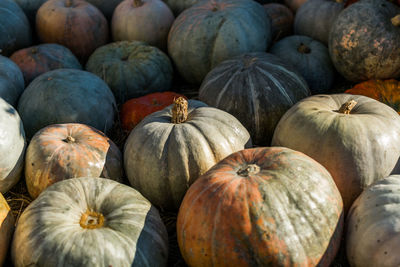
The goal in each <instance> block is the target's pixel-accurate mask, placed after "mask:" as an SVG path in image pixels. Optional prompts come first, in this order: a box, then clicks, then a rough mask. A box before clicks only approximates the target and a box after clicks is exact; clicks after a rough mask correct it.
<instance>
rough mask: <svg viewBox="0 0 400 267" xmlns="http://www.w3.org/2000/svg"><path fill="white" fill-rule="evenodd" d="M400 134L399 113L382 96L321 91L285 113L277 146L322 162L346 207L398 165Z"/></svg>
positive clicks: (273, 141) (274, 140)
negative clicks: (378, 97) (379, 99)
mask: <svg viewBox="0 0 400 267" xmlns="http://www.w3.org/2000/svg"><path fill="white" fill-rule="evenodd" d="M351 100H352V101H351ZM399 132H400V116H399V115H398V114H397V113H396V112H395V111H394V110H393V109H392V108H390V107H388V106H387V105H385V104H382V103H380V102H378V101H377V100H374V99H372V98H369V97H365V96H359V95H349V94H333V95H316V96H311V97H308V98H306V99H303V100H302V101H299V102H298V103H297V104H295V105H294V106H293V107H292V108H291V109H289V110H288V111H287V112H286V113H285V115H284V116H283V117H282V119H281V120H280V121H279V123H278V125H277V127H276V129H275V132H274V136H273V139H272V145H274V146H285V147H288V148H291V149H294V150H297V151H301V152H303V153H304V154H306V155H308V156H310V157H312V158H313V159H315V160H317V161H318V162H319V163H321V164H322V165H323V166H324V167H325V168H326V169H327V170H328V171H329V172H330V173H331V174H332V177H333V179H334V180H335V182H336V185H337V186H338V188H339V190H340V193H341V194H342V197H343V202H344V206H345V210H346V211H347V210H348V209H349V208H350V206H351V204H352V203H353V201H354V200H355V199H356V198H357V197H358V195H360V193H361V192H362V190H363V189H364V188H366V187H367V186H368V185H370V184H372V183H373V182H374V181H376V180H379V179H382V178H384V177H386V176H388V175H389V174H390V173H391V172H392V170H393V169H394V167H395V165H396V162H397V160H398V159H399V156H400V135H399Z"/></svg>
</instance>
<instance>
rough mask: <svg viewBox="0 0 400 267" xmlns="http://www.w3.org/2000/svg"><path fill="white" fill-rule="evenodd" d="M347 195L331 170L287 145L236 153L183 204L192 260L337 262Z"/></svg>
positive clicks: (182, 233) (181, 232)
mask: <svg viewBox="0 0 400 267" xmlns="http://www.w3.org/2000/svg"><path fill="white" fill-rule="evenodd" d="M342 228H343V202H342V198H341V197H340V193H339V191H338V189H337V187H336V185H335V183H334V181H333V179H332V177H331V175H330V174H329V172H328V171H327V170H326V169H325V168H324V167H322V166H321V165H320V164H319V163H317V162H316V161H315V160H313V159H311V158H310V157H308V156H306V155H304V154H303V153H300V152H297V151H293V150H291V149H288V148H278V147H274V148H268V147H267V148H265V147H264V148H253V149H245V150H242V151H239V152H236V153H233V154H231V155H230V156H228V157H226V158H225V159H223V160H222V161H220V162H219V163H217V164H216V165H215V166H214V167H213V168H211V169H210V170H209V171H208V172H206V173H205V174H204V175H202V176H201V177H200V178H199V179H198V180H197V181H196V182H195V183H194V184H193V185H192V186H191V187H190V188H189V190H188V192H187V193H186V195H185V198H184V199H183V202H182V205H181V207H180V209H179V213H178V220H177V237H178V243H179V248H180V250H181V253H182V256H183V258H184V259H185V261H186V263H188V265H189V266H193V267H197V266H199V267H200V266H330V263H331V262H332V260H333V259H334V257H335V255H336V253H337V251H338V248H339V244H340V239H341V233H342Z"/></svg>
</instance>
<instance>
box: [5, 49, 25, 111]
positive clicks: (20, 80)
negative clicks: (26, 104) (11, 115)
mask: <svg viewBox="0 0 400 267" xmlns="http://www.w3.org/2000/svg"><path fill="white" fill-rule="evenodd" d="M24 89H25V85H24V76H23V75H22V72H21V70H20V68H19V67H18V66H17V65H16V64H15V63H14V62H13V61H12V60H10V59H9V58H7V57H4V56H1V55H0V97H1V98H3V99H4V100H5V101H7V102H8V103H9V104H10V105H12V106H16V104H17V101H18V98H19V96H20V95H21V94H22V92H23V91H24Z"/></svg>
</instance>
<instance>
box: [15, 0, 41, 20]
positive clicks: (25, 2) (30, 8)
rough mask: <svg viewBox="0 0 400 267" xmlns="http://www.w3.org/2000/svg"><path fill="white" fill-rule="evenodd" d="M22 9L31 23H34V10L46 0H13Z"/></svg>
mask: <svg viewBox="0 0 400 267" xmlns="http://www.w3.org/2000/svg"><path fill="white" fill-rule="evenodd" d="M14 1H15V2H16V3H17V4H18V5H19V6H20V7H21V9H22V10H23V11H24V13H25V15H26V17H27V18H28V20H29V22H30V23H31V25H35V18H36V12H37V11H38V9H39V8H40V6H41V5H42V4H43V3H44V2H46V1H48V0H14Z"/></svg>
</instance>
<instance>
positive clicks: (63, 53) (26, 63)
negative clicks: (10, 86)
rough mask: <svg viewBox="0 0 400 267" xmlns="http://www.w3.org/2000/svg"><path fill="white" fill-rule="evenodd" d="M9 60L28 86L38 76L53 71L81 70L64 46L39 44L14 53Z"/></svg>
mask: <svg viewBox="0 0 400 267" xmlns="http://www.w3.org/2000/svg"><path fill="white" fill-rule="evenodd" d="M10 59H11V60H12V61H14V62H15V63H16V64H17V65H18V67H19V68H20V69H21V71H22V73H23V75H24V80H25V84H26V85H28V84H29V83H30V82H31V81H32V80H33V79H35V78H36V77H37V76H39V75H40V74H43V73H45V72H48V71H51V70H55V69H62V68H66V69H82V66H81V64H80V63H79V61H78V59H77V58H76V57H75V56H74V54H72V52H71V51H70V50H69V49H68V48H66V47H65V46H62V45H59V44H40V45H35V46H31V47H27V48H23V49H20V50H18V51H16V52H14V53H13V54H12V55H11V56H10Z"/></svg>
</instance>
